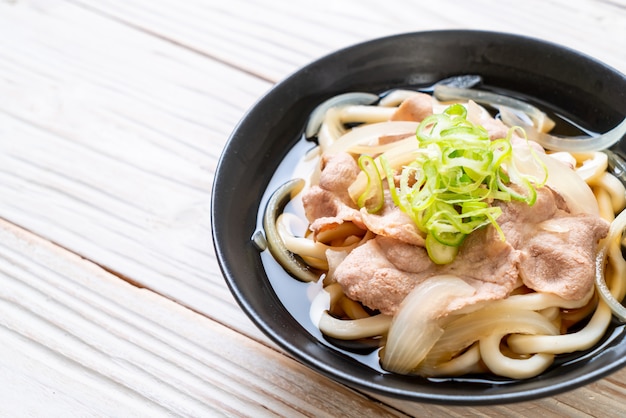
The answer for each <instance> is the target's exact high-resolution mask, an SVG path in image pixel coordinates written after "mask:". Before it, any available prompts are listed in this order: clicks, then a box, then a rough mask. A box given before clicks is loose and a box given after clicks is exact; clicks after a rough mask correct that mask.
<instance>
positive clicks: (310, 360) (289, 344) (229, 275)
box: [211, 29, 626, 405]
mask: <svg viewBox="0 0 626 418" xmlns="http://www.w3.org/2000/svg"><path fill="white" fill-rule="evenodd" d="M469 34H471V35H473V36H487V37H497V38H500V39H502V40H507V39H508V40H516V41H521V42H531V43H534V44H537V45H540V46H544V47H547V48H551V49H555V50H559V51H562V52H563V53H565V54H567V55H571V56H576V57H579V58H580V59H582V60H584V61H586V62H591V63H594V64H595V65H596V66H598V67H602V68H604V69H605V70H606V71H608V72H611V73H613V74H615V75H617V76H620V77H621V79H622V80H623V82H624V83H626V76H624V74H622V73H621V72H619V71H618V70H616V69H615V68H612V67H610V66H608V65H607V64H605V63H603V62H601V61H598V60H597V59H595V58H593V57H591V56H589V55H586V54H584V53H581V52H579V51H576V50H574V49H572V48H569V47H566V46H563V45H559V44H556V43H553V42H549V41H545V40H540V39H537V38H533V37H529V36H525V35H518V34H513V33H505V32H496V31H484V30H471V29H470V30H466V29H450V30H431V31H416V32H407V33H399V34H394V35H389V36H384V37H380V38H375V39H370V40H367V41H364V42H359V43H355V44H353V45H349V46H346V47H344V48H341V49H338V50H336V51H334V52H331V53H328V54H326V55H324V56H322V57H320V58H318V59H315V60H313V61H311V62H310V63H308V64H307V65H305V66H304V67H301V68H299V69H298V70H296V71H294V72H293V73H291V74H290V75H288V76H287V77H285V78H284V79H283V80H281V81H280V82H278V83H276V84H275V85H274V86H273V87H271V88H270V89H269V90H268V91H267V92H266V93H265V94H264V95H262V96H261V97H260V98H259V99H258V100H257V101H256V102H255V103H254V104H253V105H252V106H251V107H250V108H249V110H248V111H247V112H246V113H245V115H244V116H243V117H242V118H241V120H240V121H239V122H238V124H237V125H236V126H235V128H234V129H233V131H232V133H231V135H230V136H229V138H228V141H227V143H226V145H225V146H224V149H223V151H222V154H221V156H220V159H219V161H218V164H217V167H216V170H215V176H214V181H213V188H212V191H211V203H212V204H211V230H212V240H213V245H214V249H215V254H216V257H217V260H218V264H219V267H220V270H221V272H222V275H223V277H224V279H225V281H226V283H227V285H228V287H229V289H230V291H231V293H232V294H233V296H234V297H235V300H236V302H237V303H238V304H239V306H240V307H241V308H242V310H243V311H244V313H245V314H246V315H247V316H248V317H249V318H250V319H251V320H252V321H253V323H254V324H255V325H256V326H257V327H258V328H259V329H260V330H261V331H263V333H264V334H265V335H266V336H268V337H269V338H270V339H271V340H272V341H273V342H275V343H276V344H278V345H279V346H280V347H281V348H282V349H284V350H285V351H286V352H287V353H289V354H290V355H292V356H293V357H294V358H295V359H297V360H298V361H299V362H301V363H303V364H305V365H306V366H308V367H309V368H311V369H313V370H315V371H317V372H320V373H322V374H323V375H325V376H326V377H329V378H331V379H333V380H335V381H338V382H340V383H343V384H346V385H348V386H350V387H354V388H359V389H362V390H366V391H372V392H375V393H378V394H381V395H385V396H390V397H394V398H399V399H404V400H412V401H419V402H428V403H437V404H448V405H493V404H504V403H511V402H521V401H528V400H534V399H538V398H542V397H547V396H552V395H555V394H558V393H563V392H565V391H569V390H573V389H575V388H578V387H580V386H583V385H586V384H588V383H591V382H592V381H595V380H597V379H600V378H602V377H605V376H607V375H609V374H610V373H613V372H615V371H617V370H618V369H620V368H621V367H623V366H624V365H626V357H624V358H621V359H617V360H616V361H615V362H614V363H611V364H610V365H606V366H604V367H599V368H597V369H594V370H593V371H592V372H591V373H589V374H586V375H584V376H579V377H577V378H573V379H563V380H561V381H560V382H559V383H555V384H553V385H551V386H540V387H537V388H534V389H528V390H524V391H521V392H511V393H497V391H494V392H493V393H492V392H490V391H489V390H487V391H485V393H484V394H482V395H475V394H474V395H471V396H466V395H464V394H457V395H450V394H437V393H423V392H415V391H411V390H406V389H401V388H396V387H388V386H386V385H385V384H384V383H381V382H380V381H379V380H363V379H361V378H355V376H354V375H351V374H350V373H345V372H344V371H343V370H338V369H336V368H334V367H331V366H329V365H328V364H327V363H325V362H324V361H322V360H320V359H319V358H317V357H316V356H314V355H312V354H311V352H309V351H305V350H303V349H302V348H301V347H299V346H298V345H296V344H294V339H293V335H287V334H286V333H284V332H282V330H277V329H276V328H275V327H274V326H272V324H271V323H270V322H268V320H267V319H266V318H264V317H263V316H262V315H260V314H259V313H258V312H257V311H256V309H255V306H253V304H251V303H250V302H251V301H250V300H248V297H247V295H246V294H245V292H243V291H242V289H241V286H240V283H239V278H238V277H236V273H235V272H234V270H233V263H234V261H233V260H231V258H230V256H229V254H228V250H227V248H224V247H223V246H222V238H223V236H224V234H225V233H227V232H226V231H225V229H224V228H225V226H224V225H222V224H221V223H220V221H219V218H220V210H222V211H223V210H224V207H223V206H218V205H216V204H215V202H216V199H220V198H221V196H218V194H219V193H224V191H225V190H226V191H230V192H233V191H234V189H235V188H234V186H232V185H230V184H229V182H228V181H227V177H228V176H229V175H230V174H232V173H231V172H232V168H231V167H230V166H229V165H230V164H231V163H232V162H233V161H234V158H237V157H233V155H234V154H237V153H238V150H237V147H239V146H240V145H241V144H240V142H241V137H239V136H238V135H239V132H240V130H242V129H245V126H244V125H245V123H246V121H247V120H248V119H249V118H250V115H251V114H253V113H254V112H258V111H259V108H260V106H263V104H264V103H265V102H266V101H267V100H268V98H270V97H271V96H272V95H274V94H276V92H277V91H279V90H281V89H285V88H288V87H289V86H290V85H291V84H292V83H294V82H295V81H296V80H297V79H298V77H301V76H303V75H304V74H306V73H307V72H308V71H310V70H311V68H313V67H316V66H320V65H323V64H324V63H325V62H328V61H331V60H334V59H338V58H340V57H342V56H343V55H345V54H346V53H348V52H351V51H354V50H355V49H366V48H368V47H369V46H371V45H376V44H379V43H381V42H394V41H401V40H403V39H407V38H412V37H420V36H466V35H469ZM283 157H284V155H283ZM280 159H282V157H281V158H280ZM266 187H267V184H266ZM259 200H260V199H259ZM259 205H262V202H261V201H259ZM255 223H256V218H255ZM255 229H256V227H255ZM253 232H254V230H252V231H250V235H249V237H251V235H252V233H253ZM242 245H248V246H250V245H251V243H250V242H247V243H246V244H242ZM258 265H259V264H255V266H256V267H258ZM262 274H263V275H265V272H264V271H263V272H262ZM266 279H267V278H266ZM268 296H270V297H272V295H268ZM275 296H276V295H275V294H274V295H273V297H275ZM273 301H274V300H273ZM281 308H282V310H281ZM276 309H278V311H284V313H287V314H288V311H287V310H286V309H285V308H284V306H282V307H276ZM324 349H327V348H324Z"/></svg>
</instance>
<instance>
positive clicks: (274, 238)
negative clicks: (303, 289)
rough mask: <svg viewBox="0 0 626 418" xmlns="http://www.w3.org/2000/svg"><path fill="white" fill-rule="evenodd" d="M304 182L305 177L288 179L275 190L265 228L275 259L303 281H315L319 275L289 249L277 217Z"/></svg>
mask: <svg viewBox="0 0 626 418" xmlns="http://www.w3.org/2000/svg"><path fill="white" fill-rule="evenodd" d="M304 184H305V181H304V180H303V179H293V180H289V181H287V182H286V183H284V184H283V185H281V186H280V187H279V188H278V189H276V191H274V193H273V194H272V196H271V197H270V199H269V201H268V203H267V206H266V208H265V213H264V214H263V228H264V230H265V237H266V240H267V247H268V249H269V250H270V253H271V254H272V255H273V256H274V259H276V261H278V263H279V264H280V265H281V266H282V267H283V268H284V269H285V270H286V271H287V272H289V273H290V274H291V275H292V276H294V277H295V278H297V279H298V280H301V281H303V282H315V281H317V280H318V279H319V277H318V276H317V275H316V274H315V273H313V272H312V271H311V269H310V268H309V266H307V265H306V264H305V263H304V262H302V261H301V260H300V259H299V258H298V257H297V256H296V255H295V254H294V253H292V252H291V251H289V250H288V249H287V247H286V246H285V243H284V242H283V240H282V238H281V237H280V233H279V231H278V228H277V227H276V218H277V217H278V215H279V214H280V213H282V211H283V209H284V208H285V205H286V204H287V202H289V200H291V199H292V198H293V196H295V195H297V194H298V193H300V191H301V190H302V188H303V187H304Z"/></svg>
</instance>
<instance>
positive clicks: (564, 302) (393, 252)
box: [264, 77, 626, 379]
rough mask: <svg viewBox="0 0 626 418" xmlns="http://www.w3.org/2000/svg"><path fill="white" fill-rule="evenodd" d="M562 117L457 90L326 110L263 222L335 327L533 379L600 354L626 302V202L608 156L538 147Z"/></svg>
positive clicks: (389, 362)
mask: <svg viewBox="0 0 626 418" xmlns="http://www.w3.org/2000/svg"><path fill="white" fill-rule="evenodd" d="M470 79H471V80H474V82H475V79H474V78H471V77H470ZM452 80H453V81H456V80H465V81H466V80H467V77H458V78H453V79H452ZM448 81H449V80H448ZM455 92H456V93H457V95H458V98H455V97H454V93H455ZM461 93H462V94H461ZM450 94H452V95H453V97H451V96H450ZM468 94H469V96H468ZM468 97H469V100H468ZM485 97H487V98H489V100H487V101H488V102H489V105H480V104H478V103H477V101H481V99H482V100H483V101H484V98H485ZM496 98H497V100H496ZM503 103H504V104H503ZM494 109H495V110H494ZM555 119H556V123H558V124H569V123H568V122H567V121H565V120H561V119H558V118H551V117H549V116H548V115H547V114H546V113H545V112H543V111H542V110H541V109H538V108H537V107H536V106H533V105H531V104H529V103H525V102H520V101H518V100H516V99H512V98H510V97H506V96H502V95H497V94H494V93H492V92H486V91H481V90H476V89H474V88H470V89H465V88H461V89H459V88H456V87H450V86H449V85H448V82H444V83H439V84H438V85H437V86H435V88H434V90H433V92H432V94H430V93H425V92H420V91H418V90H415V89H413V90H410V89H396V90H393V91H389V92H386V93H384V94H382V95H380V96H377V95H372V94H370V93H349V94H342V95H339V96H336V97H334V98H332V99H330V100H328V101H326V102H324V103H323V104H320V106H318V108H317V109H316V110H315V111H314V112H313V114H312V115H311V118H310V120H309V123H308V125H307V127H306V129H305V134H306V136H307V137H308V139H309V140H312V141H314V143H315V145H314V146H313V147H312V149H311V150H309V151H308V152H307V153H306V155H302V158H301V161H300V163H299V164H298V167H297V168H296V170H295V172H296V173H297V175H294V179H293V180H292V181H289V182H287V183H286V184H285V185H283V186H281V187H280V188H278V190H277V191H276V192H275V193H274V195H273V197H272V199H270V202H269V204H268V208H267V209H266V213H265V216H264V229H265V235H266V240H267V243H268V245H269V248H270V250H271V252H272V254H273V255H274V257H275V258H276V259H277V260H278V261H279V262H280V263H281V264H282V265H283V267H285V269H287V270H288V271H289V272H290V273H291V274H293V275H294V276H295V277H296V278H297V279H299V280H303V281H310V282H312V283H316V285H315V286H313V285H312V288H314V289H315V291H316V295H315V296H314V297H313V298H312V301H311V307H310V312H311V318H312V320H313V321H314V323H315V324H316V325H317V326H318V327H319V329H320V330H321V332H322V333H323V334H324V335H325V336H327V337H329V338H330V339H332V340H335V341H336V340H349V341H353V342H355V343H356V346H358V345H359V344H363V346H365V347H370V346H371V345H372V344H374V345H377V346H378V347H379V349H378V350H377V352H378V356H379V359H380V365H381V367H382V369H384V370H385V371H388V372H393V373H398V374H417V375H421V376H426V377H443V376H462V375H467V374H476V373H490V374H494V375H497V376H502V377H506V378H512V379H526V378H530V377H534V376H537V375H539V374H540V373H542V372H543V371H545V370H546V369H547V368H548V367H549V366H550V365H551V364H552V363H553V361H554V358H555V356H557V355H559V354H563V353H572V352H576V351H581V350H586V349H588V348H590V347H592V346H593V345H595V344H596V343H597V342H598V341H599V340H600V339H601V338H602V336H603V335H604V334H605V332H606V330H607V328H608V326H609V323H610V321H611V317H612V313H613V312H614V311H615V313H616V314H617V315H619V314H620V312H619V308H616V306H617V305H616V304H615V300H621V299H622V298H623V297H624V295H625V294H626V283H624V281H623V279H622V276H623V272H624V271H625V270H624V269H625V268H626V261H624V258H623V256H622V253H621V242H620V241H621V233H622V230H623V229H624V221H623V219H622V218H623V216H622V215H619V214H620V213H621V212H622V210H623V209H624V206H625V204H626V201H625V196H626V192H625V190H624V186H623V185H622V183H621V182H620V181H619V180H618V179H617V178H616V177H615V176H614V175H613V174H611V173H610V172H608V171H607V167H608V163H607V162H608V156H607V154H606V153H603V152H601V151H600V150H586V151H585V152H578V151H576V152H568V151H567V150H553V149H545V148H544V147H543V146H541V145H540V143H539V142H537V141H541V139H542V137H545V136H546V135H549V131H550V130H551V129H552V128H553V127H554V125H555ZM503 120H504V121H506V122H509V123H511V121H515V122H520V125H521V126H520V125H512V126H507V125H506V124H505V123H504V122H503ZM570 128H572V126H570ZM574 128H575V127H574ZM552 139H554V138H552ZM307 170H308V172H307ZM300 177H301V178H300ZM287 197H288V199H290V204H289V209H288V210H286V211H282V207H283V206H284V203H285V199H286V198H287ZM616 215H618V218H617V219H616ZM298 225H299V226H298ZM611 225H612V226H611Z"/></svg>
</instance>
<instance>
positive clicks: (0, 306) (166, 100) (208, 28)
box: [0, 0, 626, 417]
mask: <svg viewBox="0 0 626 418" xmlns="http://www.w3.org/2000/svg"><path fill="white" fill-rule="evenodd" d="M457 28H470V29H487V30H497V31H504V32H513V33H520V34H525V35H530V36H534V37H539V38H543V39H546V40H549V41H554V42H558V43H561V44H564V45H566V46H569V47H571V48H574V49H577V50H579V51H582V52H584V53H587V54H589V55H591V56H593V57H595V58H598V59H600V60H602V61H604V62H606V63H607V64H609V65H611V66H613V67H615V68H617V69H618V70H620V71H622V72H625V73H626V2H625V1H624V0H545V1H544V0H524V1H520V0H517V1H510V0H502V1H498V2H496V1H487V0H475V1H471V2H470V1H466V2H460V1H453V0H436V1H430V2H429V1H418V0H413V1H411V0H404V1H402V0H386V1H384V2H383V1H374V0H343V1H338V0H316V1H305V0H294V1H291V2H278V1H274V0H229V1H218V0H187V1H179V0H125V1H113V0H0V387H1V388H2V389H1V390H0V416H7V417H9V416H10V417H18V416H45V417H50V416H63V417H67V416H150V417H157V416H170V415H173V416H177V415H180V416H194V417H205V416H216V415H229V416H254V417H258V416H272V415H278V416H289V417H295V416H316V417H317V416H342V417H347V416H354V417H362V416H433V415H434V416H540V415H543V416H620V415H622V416H623V415H624V414H626V370H625V371H621V372H617V373H615V374H613V375H611V376H609V377H607V378H605V379H603V380H601V381H599V382H597V383H594V384H590V385H588V386H585V387H583V388H580V389H577V390H574V391H571V392H569V393H564V394H562V395H558V396H555V397H553V398H546V399H540V400H537V401H533V402H525V403H520V404H513V405H503V406H492V407H472V408H464V407H448V406H438V405H426V404H419V403H411V402H406V401H399V400H393V399H386V398H382V397H379V396H375V395H373V394H366V393H361V392H358V391H355V390H353V389H350V388H347V387H344V386H342V385H340V384H338V383H335V382H333V381H331V380H329V379H327V378H325V377H323V376H320V375H318V374H317V373H315V372H313V371H311V370H309V369H308V368H306V367H304V366H303V365H301V364H299V363H298V362H296V361H294V360H293V359H292V358H290V357H289V356H288V355H286V354H285V353H284V352H282V351H281V350H280V349H279V348H278V347H276V346H275V345H274V344H273V343H272V342H270V341H269V340H268V339H267V338H266V337H265V336H264V335H263V334H261V332H260V331H258V330H257V329H256V328H255V327H254V325H253V324H252V323H251V322H250V320H249V319H248V318H247V317H246V315H245V314H244V313H243V312H242V311H241V310H240V309H239V307H238V306H237V304H236V303H235V301H234V300H233V298H232V296H231V295H230V293H229V291H228V289H227V287H226V285H225V282H224V280H223V278H222V276H221V273H220V271H219V268H218V266H217V263H216V260H215V256H214V251H213V246H212V241H211V230H210V219H209V213H210V211H209V208H210V205H211V201H210V195H211V185H212V180H213V174H214V171H215V166H216V163H217V160H218V158H219V155H220V152H221V150H222V147H223V145H224V144H225V142H226V140H227V138H228V135H229V133H230V132H231V130H232V129H233V127H234V126H235V124H236V123H237V122H238V120H239V119H240V118H241V117H242V116H243V114H244V112H245V111H246V110H247V109H248V108H249V107H250V106H251V105H252V104H253V103H254V102H255V100H257V99H258V98H259V97H260V96H261V95H262V94H263V93H265V92H266V91H267V90H268V89H269V88H271V86H272V85H273V84H274V83H275V82H277V81H279V80H281V79H282V78H284V77H286V76H287V75H289V74H290V73H292V72H293V71H295V70H296V69H298V68H299V67H301V66H303V65H305V64H307V63H309V62H310V61H312V60H314V59H317V58H319V57H321V56H322V55H325V54H326V53H329V52H332V51H334V50H336V49H338V48H341V47H344V46H348V45H351V44H354V43H357V42H361V41H365V40H369V39H372V38H375V37H379V36H384V35H390V34H395V33H401V32H408V31H419V30H431V29H457Z"/></svg>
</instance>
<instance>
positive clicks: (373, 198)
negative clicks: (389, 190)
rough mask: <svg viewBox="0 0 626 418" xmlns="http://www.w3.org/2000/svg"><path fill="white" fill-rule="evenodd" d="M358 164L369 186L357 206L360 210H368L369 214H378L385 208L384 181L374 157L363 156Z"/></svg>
mask: <svg viewBox="0 0 626 418" xmlns="http://www.w3.org/2000/svg"><path fill="white" fill-rule="evenodd" d="M358 163H359V167H360V168H361V170H363V172H365V175H366V176H367V186H366V187H365V192H363V194H362V195H361V196H359V199H358V201H357V204H358V205H359V207H360V208H363V207H364V208H365V209H367V211H368V212H369V213H376V212H378V211H379V210H380V209H381V208H382V207H383V203H384V194H383V181H382V179H381V177H380V173H379V172H378V168H377V167H376V163H375V162H374V159H373V158H372V157H370V156H369V155H361V156H360V157H359V161H358Z"/></svg>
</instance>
